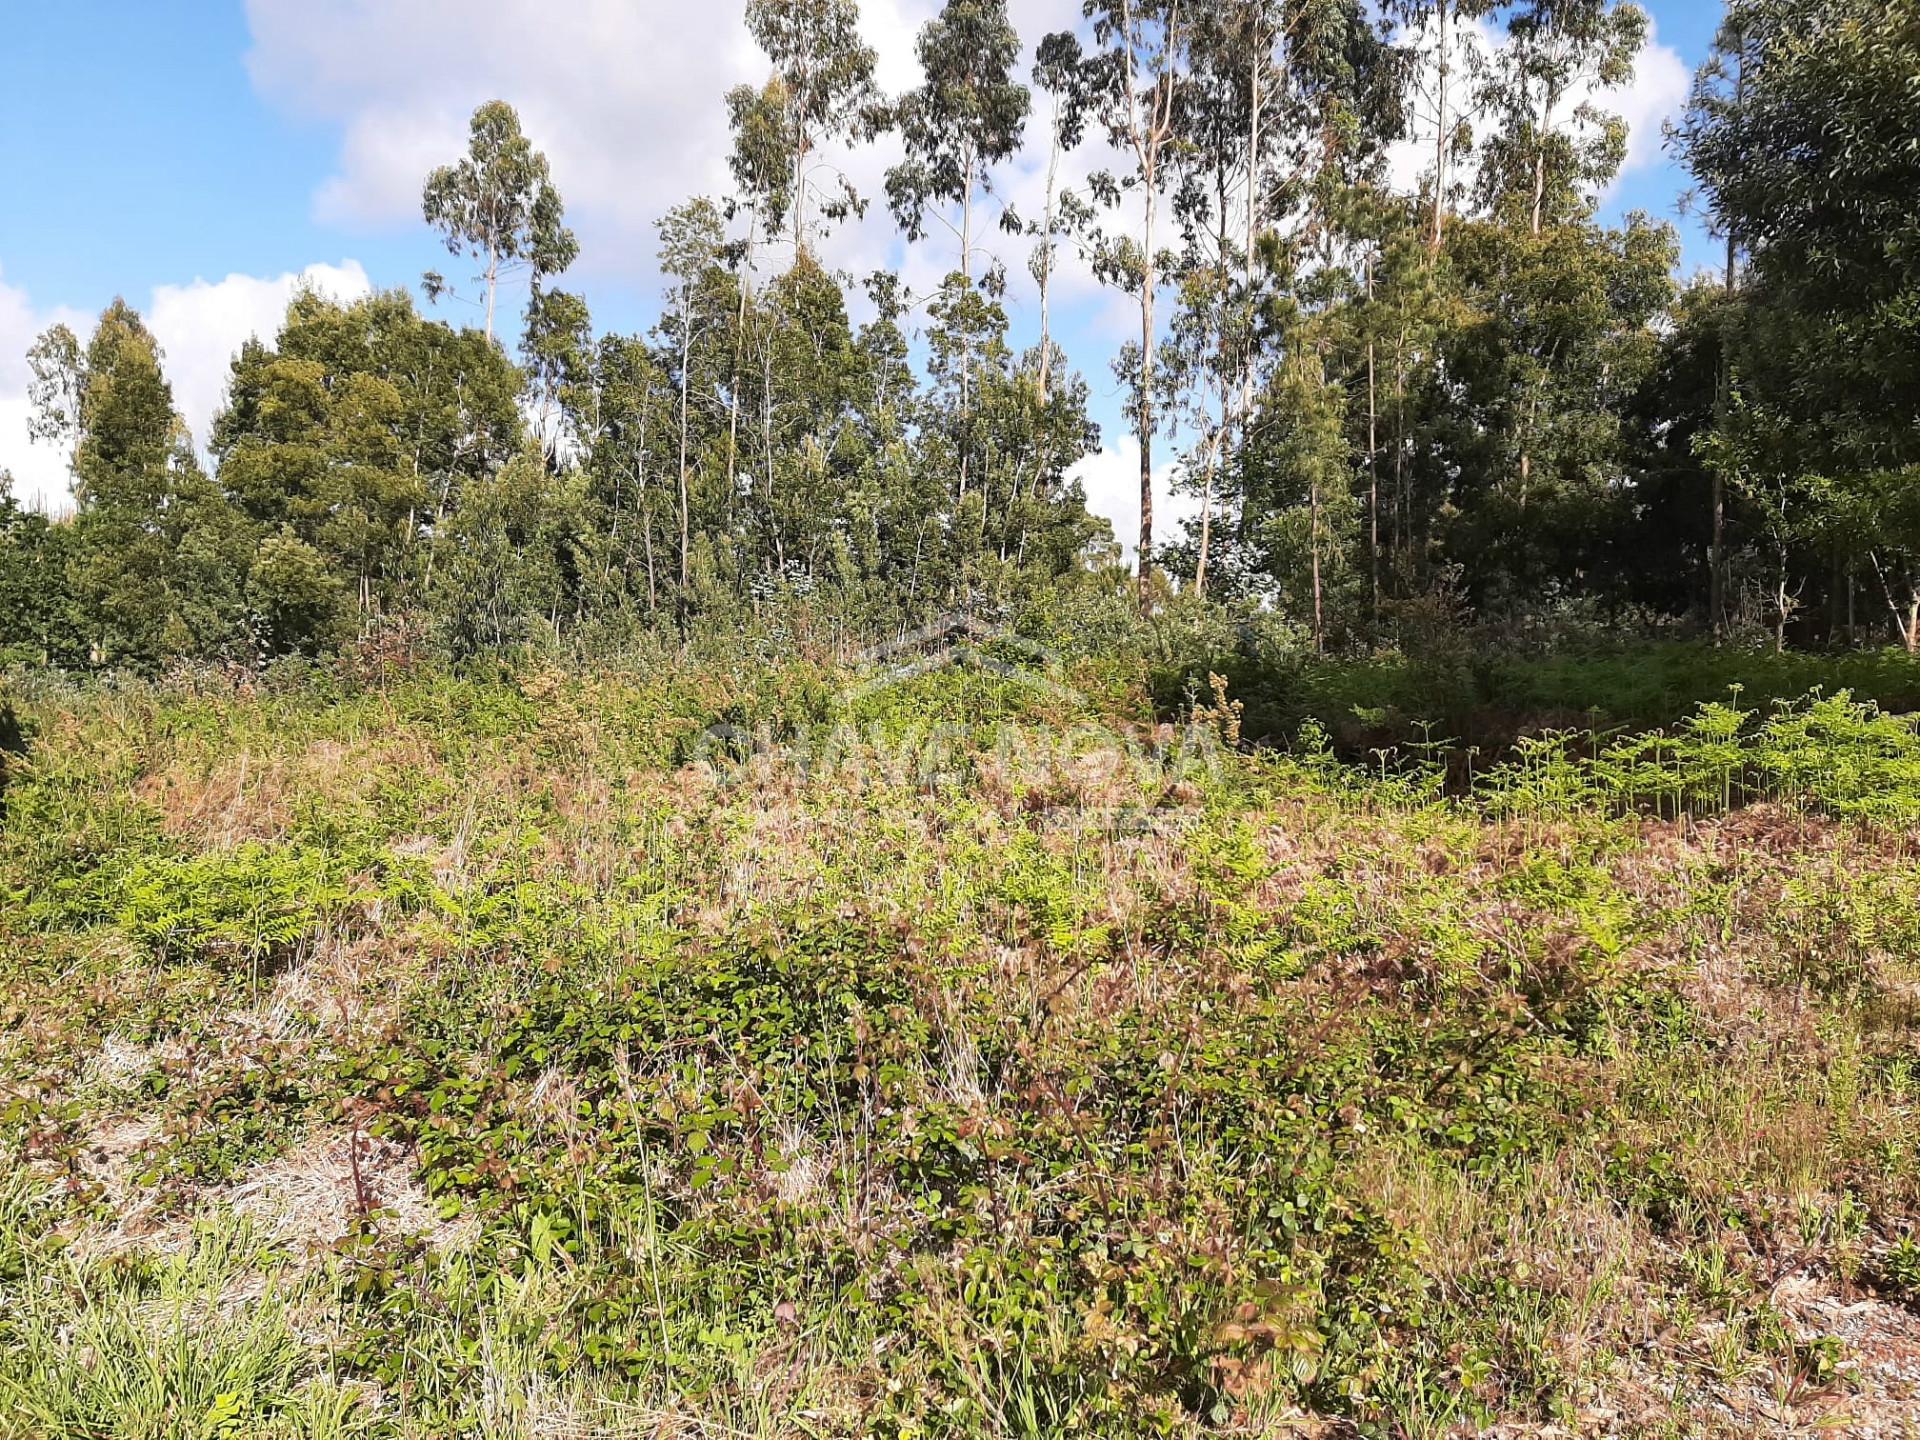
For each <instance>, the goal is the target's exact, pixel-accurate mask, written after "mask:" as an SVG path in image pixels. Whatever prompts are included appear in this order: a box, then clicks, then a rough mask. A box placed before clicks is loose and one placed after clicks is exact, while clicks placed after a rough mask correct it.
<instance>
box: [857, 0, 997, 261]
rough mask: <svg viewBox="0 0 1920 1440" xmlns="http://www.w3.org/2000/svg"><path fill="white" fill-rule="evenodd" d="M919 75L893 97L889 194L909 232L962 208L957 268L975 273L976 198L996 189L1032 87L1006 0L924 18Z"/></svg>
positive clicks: (976, 2) (954, 4)
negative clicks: (1022, 75) (1020, 68)
mask: <svg viewBox="0 0 1920 1440" xmlns="http://www.w3.org/2000/svg"><path fill="white" fill-rule="evenodd" d="M915 53H916V54H917V55H918V57H919V60H920V70H921V74H922V76H923V82H922V84H921V85H920V86H919V87H918V88H916V89H914V90H910V91H908V92H907V94H905V95H903V96H902V97H901V98H900V100H899V101H898V103H897V104H896V105H895V107H894V119H895V123H896V124H897V125H898V127H899V131H900V141H901V145H902V148H903V149H904V151H905V158H904V159H902V161H901V162H900V163H899V164H898V165H896V166H894V167H893V168H892V169H890V170H889V171H888V172H887V201H888V204H889V205H890V207H891V208H892V210H893V213H894V216H895V218H896V219H897V220H898V221H899V222H900V224H901V226H902V228H904V229H905V231H906V232H907V237H908V239H910V240H919V239H921V238H922V237H923V236H924V235H925V233H926V221H927V217H928V216H929V215H930V214H931V215H933V216H935V217H936V218H938V219H940V220H941V221H942V223H944V224H946V225H947V226H948V227H949V228H950V229H955V227H953V225H952V222H951V221H948V220H947V219H946V217H945V216H944V215H943V214H942V213H941V208H940V207H942V206H944V205H955V206H958V207H959V210H960V224H959V226H958V227H957V229H955V239H957V240H958V241H959V246H960V251H959V255H960V273H961V274H962V275H963V276H965V277H966V278H967V280H968V281H969V282H971V281H972V279H973V261H974V253H975V249H976V243H975V236H974V227H973V211H974V203H975V201H976V199H977V198H978V197H979V196H980V195H981V194H982V193H986V194H991V193H992V191H993V170H994V167H995V166H997V165H1001V164H1004V163H1005V162H1006V161H1007V160H1008V159H1009V158H1010V157H1011V156H1012V155H1013V153H1014V152H1015V151H1016V150H1018V149H1019V148H1020V142H1021V138H1022V136H1023V135H1024V133H1025V130H1026V122H1027V112H1028V110H1029V109H1030V108H1031V106H1032V96H1031V95H1030V93H1029V92H1028V90H1027V87H1026V86H1025V85H1022V84H1021V83H1020V82H1019V81H1017V80H1016V79H1014V78H1013V72H1014V67H1015V65H1016V64H1017V63H1018V62H1019V58H1020V36H1019V33H1018V32H1017V31H1015V30H1014V28H1013V24H1012V22H1011V21H1009V20H1008V19H1007V6H1006V0H947V3H946V4H945V5H944V6H943V7H942V8H941V10H940V13H939V14H937V15H935V16H934V17H933V19H931V20H929V21H928V22H927V23H926V24H925V25H924V26H922V27H921V30H920V37H919V40H918V42H917V44H916V46H915Z"/></svg>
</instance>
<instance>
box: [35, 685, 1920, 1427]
mask: <svg viewBox="0 0 1920 1440" xmlns="http://www.w3.org/2000/svg"><path fill="white" fill-rule="evenodd" d="M988 659H989V660H991V661H992V662H993V663H991V664H987V665H982V666H975V667H960V668H956V669H952V670H945V671H934V672H931V673H919V672H916V673H912V674H896V675H892V676H889V675H887V674H884V673H880V672H876V671H873V670H864V671H855V672H843V671H840V670H838V669H836V668H835V667H834V666H832V665H830V664H826V663H820V664H813V663H810V662H802V663H797V664H796V665H795V666H794V667H793V668H792V669H790V670H780V669H778V668H769V667H763V668H762V669H761V670H759V671H750V670H743V671H740V672H737V673H726V672H718V671H714V670H711V669H707V668H704V667H700V668H687V669H676V668H675V667H673V666H672V665H664V664H663V665H662V666H659V667H657V668H655V669H653V670H650V671H648V672H646V673H644V674H642V673H618V672H614V673H600V674H593V675H587V674H570V673H560V672H553V671H539V672H526V673H522V674H517V675H515V674H501V675H494V676H487V677H477V676H476V677H468V678H464V679H461V678H451V677H439V678H434V677H418V678H414V679H401V680H397V681H395V682H394V683H392V684H390V685H389V686H388V687H387V688H385V689H369V690H360V689H353V688H347V687H338V686H335V687H331V688H329V687H326V686H322V685H319V684H318V683H317V682H315V683H313V684H310V685H302V686H295V687H288V688H284V689H282V688H276V687H274V686H273V685H271V684H268V685H265V686H257V687H254V688H251V689H239V690H236V689H234V688H233V687H231V686H230V685H229V686H220V685H215V684H210V683H202V684H198V685H191V684H176V685H171V686H166V685H161V686H154V687H148V688H129V689H123V690H117V691H115V690H109V691H96V692H91V693H84V694H83V693H76V692H71V691H63V690H61V689H59V688H58V687H55V686H50V685H39V686H35V685H30V686H26V687H23V688H21V690H20V691H19V693H18V694H17V696H16V700H15V703H16V705H17V707H18V709H19V712H20V714H21V716H22V718H23V721H24V722H25V723H24V729H25V730H26V732H27V734H28V737H29V739H28V749H27V753H26V755H25V756H24V757H23V758H18V759H16V760H15V761H14V762H13V763H12V764H11V765H10V767H9V782H10V783H9V785H8V788H7V796H6V798H7V806H6V814H5V818H4V821H3V822H0V885H3V887H4V888H3V889H0V932H3V933H4V946H3V947H0V967H4V980H5V985H4V989H3V990H0V1087H4V1088H3V1090H0V1144H3V1145H4V1146H5V1147H6V1149H7V1153H8V1158H9V1161H10V1162H12V1169H11V1178H10V1179H9V1180H8V1181H7V1182H6V1188H5V1189H4V1190H0V1435H20V1436H27V1435H33V1436H43V1435H44V1436H95V1435H130V1436H132V1435H138V1436H146V1435H153V1436H162V1435H165V1436H226V1435H242V1434H244V1435H253V1434H263V1435H279V1434H285V1435H295V1434H298V1435H341V1436H347V1435H365V1436H419V1437H425V1436H443V1435H483V1436H505V1435H515V1436H519V1435H526V1436H533V1435H555V1434H568V1435H574V1434H580V1435H635V1436H639V1435H646V1436H667V1435H686V1436H694V1435H714V1434H724V1435H739V1434H746V1435H769V1436H771V1435H807V1436H827V1435H843V1436H870V1435H871V1436H889V1437H899V1440H906V1437H924V1440H931V1437H963V1436H1068V1435H1100V1436H1140V1437H1146V1436H1169V1435H1195V1436H1197V1435H1205V1434H1222V1435H1225V1434H1239V1435H1246V1434H1273V1435H1279V1434H1292V1433H1299V1432H1300V1431H1302V1430H1305V1431H1307V1432H1308V1433H1312V1432H1313V1431H1314V1430H1315V1429H1316V1427H1317V1428H1319V1429H1320V1430H1322V1431H1323V1432H1324V1433H1347V1434H1363V1435H1377V1436H1415V1435H1418V1436H1426V1435H1433V1436H1438V1435H1442V1434H1448V1433H1454V1432H1456V1431H1458V1430H1460V1429H1463V1428H1464V1429H1466V1430H1468V1431H1473V1430H1479V1429H1485V1428H1489V1427H1493V1426H1496V1425H1499V1426H1505V1427H1507V1430H1506V1432H1505V1433H1525V1432H1526V1431H1527V1430H1528V1429H1529V1428H1531V1429H1532V1430H1535V1431H1538V1432H1540V1433H1547V1431H1548V1429H1549V1428H1550V1427H1554V1426H1557V1427H1559V1433H1569V1432H1571V1433H1622V1434H1627V1433H1632V1434H1649V1435H1652V1434H1703V1435H1704V1434H1729V1435H1731V1434H1751V1433H1756V1431H1760V1432H1764V1431H1765V1430H1766V1429H1767V1428H1768V1427H1769V1426H1785V1425H1789V1424H1801V1423H1809V1424H1811V1423H1816V1422H1819V1421H1821V1420H1822V1418H1823V1417H1825V1418H1828V1419H1830V1418H1831V1417H1832V1416H1834V1415H1848V1414H1854V1413H1858V1412H1860V1410H1861V1407H1863V1406H1865V1407H1871V1406H1874V1405H1884V1406H1898V1405H1899V1404H1902V1403H1904V1402H1903V1401H1902V1400H1901V1399H1900V1398H1899V1396H1898V1395H1897V1394H1895V1393H1894V1392H1893V1391H1891V1390H1890V1389H1889V1388H1888V1387H1889V1386H1891V1385H1893V1384H1895V1380H1893V1379H1889V1378H1888V1375H1891V1374H1894V1372H1893V1371H1889V1372H1887V1373H1886V1374H1882V1373H1881V1372H1880V1371H1878V1370H1875V1369H1873V1367H1872V1364H1871V1363H1870V1362H1871V1356H1872V1354H1877V1353H1880V1352H1881V1351H1885V1350H1886V1348H1887V1345H1888V1344H1892V1343H1894V1342H1892V1341H1888V1340H1886V1338H1885V1335H1882V1336H1880V1337H1878V1338H1877V1339H1876V1338H1875V1337H1870V1336H1869V1337H1863V1336H1862V1335H1861V1334H1860V1333H1858V1332H1857V1331H1848V1332H1844V1333H1843V1332H1842V1330H1841V1329H1840V1328H1839V1322H1838V1320H1837V1319H1836V1317H1837V1316H1839V1315H1840V1314H1841V1313H1842V1308H1843V1303H1844V1304H1848V1305H1853V1306H1854V1307H1855V1309H1854V1310H1852V1311H1848V1312H1846V1313H1849V1314H1859V1313H1861V1311H1860V1309H1859V1307H1860V1306H1862V1305H1870V1306H1872V1307H1877V1308H1873V1309H1872V1311H1871V1313H1872V1315H1873V1316H1875V1317H1877V1320H1876V1323H1877V1324H1880V1325H1881V1326H1882V1327H1883V1329H1884V1330H1885V1331H1886V1334H1888V1335H1895V1336H1896V1337H1898V1336H1908V1337H1910V1336H1912V1335H1914V1334H1916V1333H1920V1327H1914V1326H1908V1327H1907V1328H1906V1329H1905V1330H1902V1329H1900V1326H1901V1325H1902V1324H1904V1323H1905V1322H1904V1321H1903V1319H1902V1317H1904V1316H1906V1315H1907V1314H1908V1313H1909V1312H1908V1311H1907V1310H1906V1309H1905V1307H1906V1306H1909V1305H1911V1304H1913V1303H1914V1302H1915V1298H1916V1287H1920V1263H1916V1261H1915V1258H1914V1256H1915V1253H1916V1252H1915V1244H1916V1242H1915V1238H1914V1237H1915V1235H1916V1233H1917V1232H1916V1221H1920V1211H1916V1198H1917V1195H1916V1180H1917V1179H1920V1161H1917V1160H1916V1155H1917V1154H1920V1147H1916V1143H1915V1142H1916V1140H1920V1112H1916V1108H1915V1103H1916V1101H1915V1084H1916V1079H1917V1078H1920V1053H1916V1049H1915V1046H1914V1028H1913V1027H1914V1023H1915V1018H1916V1005H1917V1004H1920V1002H1916V1000H1915V998H1914V997H1915V994H1916V990H1915V984H1916V980H1920V976H1916V974H1915V972H1914V961H1915V957H1916V956H1920V921H1917V920H1916V918H1915V917H1916V916H1920V864H1916V859H1915V848H1914V839H1915V836H1916V833H1920V811H1917V810H1916V806H1917V805H1920V799H1917V798H1916V797H1920V731H1917V730H1916V725H1915V721H1914V719H1913V718H1912V717H1911V716H1907V715H1903V714H1899V713H1895V712H1893V711H1890V710H1882V709H1880V708H1878V707H1877V706H1876V705H1875V704H1874V703H1872V702H1871V701H1868V700H1861V699H1856V698H1855V696H1854V695H1853V694H1852V693H1848V692H1845V691H1841V690H1835V691H1834V692H1833V693H1822V694H1811V695H1808V694H1802V695H1801V696H1800V697H1799V698H1797V699H1789V700H1787V701H1786V702H1785V703H1778V704H1776V703H1773V702H1772V700H1771V699H1769V700H1768V701H1767V702H1766V703H1760V702H1754V703H1753V704H1752V705H1751V707H1750V708H1743V707H1742V703H1741V702H1742V699H1743V698H1744V697H1745V695H1746V694H1747V693H1748V692H1747V691H1738V692H1731V694H1730V698H1729V696H1728V695H1725V694H1723V696H1722V697H1721V698H1719V699H1715V700H1713V701H1712V702H1710V703H1707V704H1704V705H1702V706H1700V707H1698V708H1697V709H1695V710H1693V711H1692V712H1691V713H1690V714H1688V715H1686V716H1685V717H1683V718H1681V719H1680V720H1678V721H1677V722H1676V723H1673V724H1671V725H1668V726H1665V727H1663V728H1661V729H1660V730H1658V731H1645V730H1642V731H1635V732H1613V733H1609V732H1606V731H1603V730H1600V729H1597V728H1593V727H1566V728H1562V729H1558V730H1551V731H1546V732H1542V733H1535V734H1534V735H1532V736H1531V737H1523V738H1521V739H1520V741H1519V743H1517V744H1514V745H1512V746H1511V747H1509V748H1508V749H1506V750H1505V751H1504V753H1501V754H1497V755H1495V754H1485V755H1482V756H1477V757H1471V764H1470V765H1468V764H1467V763H1466V760H1465V759H1464V758H1463V756H1462V754H1461V753H1459V750H1458V747H1456V746H1454V745H1452V744H1450V743H1449V742H1451V741H1453V740H1454V739H1456V738H1457V737H1455V736H1453V735H1450V734H1448V733H1447V732H1446V731H1445V730H1444V729H1442V728H1439V727H1435V728H1434V729H1432V730H1430V731H1429V732H1428V734H1427V736H1426V738H1424V739H1419V740H1415V741H1414V742H1412V743H1411V744H1410V745H1408V746H1404V747H1397V748H1393V749H1388V748H1385V747H1381V748H1380V750H1379V753H1376V754H1372V755H1367V756H1363V757H1361V758H1359V759H1356V760H1351V761H1349V760H1346V759H1342V758H1340V757H1339V756H1338V755H1337V754H1336V749H1335V746H1334V743H1333V741H1332V739H1331V737H1330V736H1329V735H1328V734H1327V732H1326V731H1325V729H1324V728H1319V727H1316V726H1314V725H1312V724H1309V725H1308V726H1306V728H1305V730H1304V731H1303V732H1302V733H1300V734H1299V735H1298V737H1297V740H1296V743H1294V744H1293V745H1291V746H1289V747H1288V748H1286V749H1249V748H1247V747H1246V746H1245V744H1244V743H1242V742H1243V734H1242V726H1243V723H1244V720H1245V715H1246V711H1245V710H1244V709H1243V707H1242V706H1241V705H1240V703H1239V701H1238V700H1237V698H1236V697H1234V696H1233V693H1232V691H1231V687H1230V685H1229V684H1228V683H1227V682H1226V681H1224V680H1222V681H1216V682H1214V683H1212V684H1211V685H1209V686H1207V687H1204V688H1201V687H1196V688H1195V689H1194V690H1193V691H1191V692H1190V693H1188V694H1187V696H1186V697H1185V698H1184V700H1183V702H1182V708H1181V711H1180V713H1179V714H1178V715H1177V717H1176V723H1173V724H1171V725H1169V724H1167V723H1165V721H1164V718H1163V719H1162V721H1161V722H1160V723H1158V724H1156V720H1155V717H1154V712H1153V707H1152V706H1151V704H1150V703H1149V699H1148V695H1147V692H1146V690H1145V689H1143V688H1142V687H1141V686H1140V685H1139V684H1137V683H1133V682H1129V681H1128V680H1127V679H1126V678H1125V675H1124V674H1123V673H1122V672H1118V671H1114V670H1102V669H1101V668H1100V667H1097V666H1089V665H1086V664H1082V665H1081V666H1080V667H1079V668H1078V669H1077V670H1076V669H1074V668H1072V667H1063V666H1058V665H1056V666H1054V667H1052V668H1050V669H1046V670H1044V671H1042V670H1041V669H1039V668H1038V666H1039V663H1040V662H1037V661H1034V660H1033V659H1032V658H1031V657H1027V658H1024V659H1023V658H1021V657H1020V656H1018V655H1014V656H1012V657H1011V658H1007V657H1000V656H996V655H992V654H989V656H988ZM1016 662H1017V663H1016ZM1022 666H1027V667H1029V668H1028V669H1022ZM1163 717H1164V711H1163ZM1899 1343H1902V1344H1905V1343H1908V1342H1907V1341H1905V1340H1901V1341H1900V1342H1899ZM1873 1345H1878V1346H1879V1347H1880V1349H1879V1351H1874V1350H1873V1349H1872V1346H1873ZM1896 1348H1897V1346H1896ZM1901 1353H1905V1352H1901ZM1895 1368H1896V1370H1897V1367H1895ZM1889 1413H1898V1411H1897V1409H1896V1410H1893V1411H1890V1412H1889Z"/></svg>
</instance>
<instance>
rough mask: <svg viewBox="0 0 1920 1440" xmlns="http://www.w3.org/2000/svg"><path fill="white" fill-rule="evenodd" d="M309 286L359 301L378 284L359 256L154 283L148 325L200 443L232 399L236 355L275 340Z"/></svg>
mask: <svg viewBox="0 0 1920 1440" xmlns="http://www.w3.org/2000/svg"><path fill="white" fill-rule="evenodd" d="M302 285H306V286H311V287H312V288H313V289H316V290H318V291H320V292H321V293H322V294H325V295H329V296H331V297H333V298H334V299H336V300H357V299H359V298H360V297H361V296H363V295H366V294H368V293H369V292H370V291H371V290H372V289H373V286H372V283H371V282H370V281H369V280H368V279H367V272H366V271H365V270H364V269H362V268H361V266H360V262H359V261H357V260H345V261H342V262H341V263H340V264H338V265H309V266H307V268H306V269H304V270H302V271H300V272H299V273H298V274H294V273H291V272H290V273H288V274H285V275H277V276H274V277H272V278H262V277H260V276H255V275H229V276H227V277H226V278H225V279H224V280H219V281H215V282H212V283H209V282H208V281H206V280H195V281H193V282H192V283H191V284H189V285H159V286H155V287H154V291H153V300H152V303H151V304H150V305H149V306H148V307H147V311H146V321H147V328H148V329H150V330H152V331H153V336H154V339H156V340H158V341H159V342H160V349H161V351H162V353H163V354H164V355H165V357H166V371H167V379H168V380H169V381H171V382H172V384H173V403H174V407H175V408H176V409H178V410H179V412H180V414H181V415H182V416H183V417H184V418H185V420H186V422H187V428H188V429H190V430H191V431H192V432H193V437H194V439H195V441H196V442H198V443H199V444H201V445H204V444H206V441H207V434H208V431H209V429H210V428H211V427H212V424H213V417H214V416H215V415H216V414H217V413H219V410H220V407H221V406H222V405H224V404H225V403H226V398H227V381H228V379H229V378H230V370H229V367H230V365H231V363H232V360H233V357H234V355H235V354H236V353H237V352H238V351H239V349H240V347H241V346H242V345H243V344H245V343H246V341H247V340H248V339H249V338H251V337H253V336H256V335H257V336H260V337H261V338H263V339H267V340H271V339H272V338H273V337H274V335H275V334H277V333H278V332H279V329H280V321H281V319H282V318H283V317H284V316H285V315H286V313H287V302H288V301H289V300H291V299H292V298H293V293H294V291H295V290H296V289H298V288H299V287H300V286H302Z"/></svg>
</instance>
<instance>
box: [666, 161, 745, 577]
mask: <svg viewBox="0 0 1920 1440" xmlns="http://www.w3.org/2000/svg"><path fill="white" fill-rule="evenodd" d="M659 229H660V252H659V253H660V268H661V270H662V272H663V273H664V274H665V275H666V276H667V277H668V278H669V280H670V281H671V285H670V286H669V289H668V298H667V309H666V311H665V313H664V314H663V315H662V316H661V320H660V336H661V338H662V339H663V340H664V341H665V342H666V343H667V346H668V349H669V353H670V356H671V359H670V361H669V369H670V370H671V371H672V374H673V377H674V386H675V389H676V391H677V393H678V399H677V409H678V437H677V445H676V459H677V463H676V467H675V468H676V473H677V476H678V481H677V483H678V507H679V531H680V587H679V592H678V594H679V597H680V603H682V604H685V602H686V597H687V593H688V587H689V584H690V581H691V579H692V563H693V519H692V497H691V491H692V485H693V479H692V476H693V468H692V466H693V462H692V450H691V447H692V445H693V443H694V435H693V413H692V407H693V402H694V400H695V398H696V391H697V390H698V391H700V392H701V394H702V398H704V395H705V394H706V393H711V391H712V389H713V385H714V377H713V374H712V372H713V370H714V368H715V367H714V366H713V365H712V364H710V363H707V361H706V357H708V356H710V355H711V354H712V352H713V351H714V350H715V348H716V342H718V341H721V340H722V339H723V338H724V337H723V336H722V334H721V333H720V332H721V329H722V327H723V326H724V325H725V324H726V319H727V316H729V315H730V314H731V313H732V312H733V309H734V307H733V306H732V305H731V304H729V303H728V301H730V300H731V299H732V297H731V295H726V294H722V293H721V292H722V291H724V290H725V289H726V288H728V287H727V277H725V276H724V275H723V273H722V265H721V261H722V257H723V255H724V252H725V249H726V225H725V221H724V219H723V218H722V216H721V214H720V210H719V207H717V206H716V205H715V204H714V203H713V202H712V201H711V200H708V199H706V198H705V197H700V198H697V199H694V200H689V201H687V202H686V203H685V204H683V205H678V206H675V207H674V208H673V209H672V210H670V211H668V212H667V215H666V217H665V218H664V219H663V220H661V222H660V226H659ZM696 370H699V371H701V372H702V374H701V377H700V378H699V379H696V373H695V372H696Z"/></svg>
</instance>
